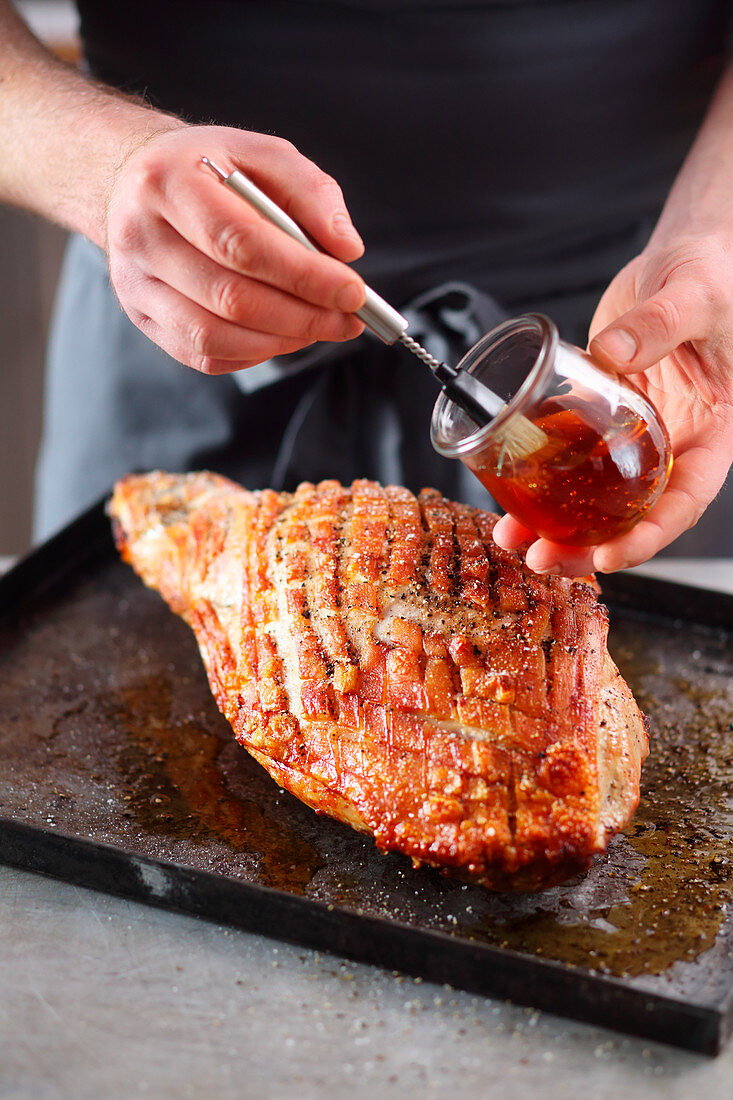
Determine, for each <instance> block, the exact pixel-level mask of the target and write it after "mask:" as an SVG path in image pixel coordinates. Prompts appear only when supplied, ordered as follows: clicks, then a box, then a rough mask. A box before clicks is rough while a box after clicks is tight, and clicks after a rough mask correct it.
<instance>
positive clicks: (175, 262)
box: [137, 222, 364, 343]
mask: <svg viewBox="0 0 733 1100" xmlns="http://www.w3.org/2000/svg"><path fill="white" fill-rule="evenodd" d="M137 261H138V265H139V267H140V269H141V270H142V271H143V272H144V273H145V274H146V275H149V276H151V277H153V278H156V279H158V280H160V281H161V282H164V283H167V284H168V285H169V286H171V287H173V289H174V290H177V291H179V292H180V293H181V294H183V295H184V296H185V297H186V298H189V299H191V301H193V302H196V303H197V304H198V305H200V306H203V307H204V308H205V309H207V310H209V311H210V312H211V313H214V314H216V315H217V316H218V317H222V318H223V319H224V320H226V321H233V322H234V323H235V324H237V325H242V326H244V327H248V328H252V329H256V330H257V331H259V332H267V333H272V334H274V335H276V336H289V337H292V338H293V339H299V340H302V341H303V342H304V343H313V342H315V341H316V340H325V341H341V340H351V339H353V338H354V337H355V336H358V335H359V334H360V333H361V332H362V331H363V329H364V325H363V323H362V322H361V321H359V319H358V318H357V317H355V316H354V314H352V313H340V312H338V311H337V310H330V309H323V308H322V307H320V306H314V305H310V304H309V303H306V302H304V301H303V300H302V298H294V297H293V296H292V295H291V294H286V293H285V292H284V291H281V290H278V289H277V288H276V287H272V286H268V285H267V284H265V283H260V282H258V281H257V280H256V279H251V278H249V277H248V276H246V275H239V274H237V272H234V271H230V270H229V269H228V268H223V267H221V266H220V265H219V264H217V263H215V262H214V260H212V259H210V258H209V257H208V256H205V255H204V254H203V253H202V252H199V251H198V249H195V248H194V247H193V246H192V245H190V244H189V243H188V241H186V240H184V239H183V237H181V236H180V234H178V233H177V232H176V231H175V230H174V229H172V228H171V227H170V226H169V225H168V224H167V223H166V222H158V223H157V224H156V229H155V231H152V232H151V233H150V234H149V235H148V239H147V240H146V242H145V245H144V248H143V251H142V253H141V254H140V255H139V256H138V257H137Z"/></svg>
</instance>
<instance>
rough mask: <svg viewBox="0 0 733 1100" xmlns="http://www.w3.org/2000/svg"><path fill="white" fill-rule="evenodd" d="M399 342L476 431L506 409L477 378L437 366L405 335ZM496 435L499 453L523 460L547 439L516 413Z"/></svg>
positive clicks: (452, 368)
mask: <svg viewBox="0 0 733 1100" xmlns="http://www.w3.org/2000/svg"><path fill="white" fill-rule="evenodd" d="M400 340H401V342H402V343H403V344H404V346H405V347H406V348H407V349H408V351H411V352H412V354H413V355H416V356H417V358H418V359H420V360H421V361H422V362H423V363H425V364H426V366H428V367H429V368H430V370H431V371H432V372H433V375H434V377H435V378H436V380H437V381H438V382H439V383H440V385H441V387H442V389H443V392H444V393H445V394H446V396H447V397H449V398H450V399H451V401H453V402H454V404H456V405H458V407H459V408H461V409H463V411H464V412H465V414H466V416H469V417H470V418H471V420H473V422H474V424H476V425H477V426H478V427H479V428H485V427H486V425H487V424H490V423H491V421H492V420H493V419H494V418H495V417H496V416H497V415H498V414H499V413H500V412H502V411H503V410H504V409H506V407H507V406H506V402H504V401H502V399H501V398H500V397H499V395H498V394H496V393H494V391H493V390H490V389H489V387H488V386H485V385H484V384H483V383H482V382H479V380H478V378H474V376H473V375H472V374H470V373H469V371H467V370H463V369H461V368H459V367H451V366H449V365H448V364H447V363H441V362H440V360H439V359H436V358H435V356H434V355H431V354H430V352H429V351H427V350H426V348H424V347H423V346H422V344H419V343H418V342H417V340H414V339H413V338H412V337H411V336H408V335H407V333H403V334H402V336H401V337H400ZM498 431H499V432H500V433H501V442H502V450H503V452H504V453H505V454H506V455H507V456H510V457H512V458H523V457H524V456H525V455H529V454H533V453H534V452H535V451H538V450H540V449H541V448H542V447H544V446H545V445H546V443H547V435H546V434H545V432H543V431H542V428H538V427H537V425H536V424H533V423H532V421H531V420H528V419H527V417H526V416H522V415H521V414H519V413H517V414H515V415H514V416H512V417H510V418H509V419H508V420H507V421H505V423H503V424H501V425H500V426H499V429H498Z"/></svg>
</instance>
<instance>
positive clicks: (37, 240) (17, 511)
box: [0, 0, 78, 556]
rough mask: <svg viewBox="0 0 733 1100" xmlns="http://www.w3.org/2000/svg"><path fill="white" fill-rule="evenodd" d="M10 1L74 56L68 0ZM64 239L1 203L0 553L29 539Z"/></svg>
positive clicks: (73, 26) (75, 47)
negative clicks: (45, 374) (49, 335)
mask: <svg viewBox="0 0 733 1100" xmlns="http://www.w3.org/2000/svg"><path fill="white" fill-rule="evenodd" d="M16 7H17V8H19V9H20V11H21V12H22V14H23V16H24V18H25V19H26V20H27V21H28V22H29V23H30V25H31V27H32V28H33V30H34V31H35V32H36V34H38V36H39V37H40V38H42V39H43V40H44V41H45V42H46V43H47V44H48V45H49V46H51V47H52V48H53V49H54V50H55V51H56V52H57V53H58V54H60V55H61V56H63V57H65V58H66V59H67V60H74V59H76V58H77V57H78V41H77V37H76V27H77V14H76V9H75V7H74V5H73V4H72V3H70V2H67V0H31V2H27V0H26V2H23V0H20V2H17V3H16ZM64 241H65V234H64V233H63V232H62V231H61V230H60V229H57V228H56V227H55V226H51V225H48V224H46V223H45V222H43V221H41V220H40V219H36V218H31V217H29V216H28V215H27V214H23V213H21V212H19V211H15V210H9V209H8V208H7V207H6V206H1V205H0V349H1V351H0V356H1V359H0V556H5V555H10V554H13V555H15V554H20V553H22V552H23V551H24V550H26V549H27V548H28V546H29V545H30V539H31V510H32V501H33V466H34V463H35V457H36V451H37V449H38V440H39V436H40V430H41V416H42V403H43V352H44V345H45V340H46V331H47V328H48V320H49V315H50V311H51V305H52V301H53V293H54V289H55V286H56V280H57V278H58V272H59V267H60V264H61V257H62V254H63V248H64Z"/></svg>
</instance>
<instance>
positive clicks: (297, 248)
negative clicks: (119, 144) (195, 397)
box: [107, 126, 364, 374]
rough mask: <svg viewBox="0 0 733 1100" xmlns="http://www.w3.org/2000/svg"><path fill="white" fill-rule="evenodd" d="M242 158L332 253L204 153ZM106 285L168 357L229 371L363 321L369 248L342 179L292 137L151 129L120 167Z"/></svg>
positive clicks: (232, 162) (234, 161)
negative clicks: (268, 209)
mask: <svg viewBox="0 0 733 1100" xmlns="http://www.w3.org/2000/svg"><path fill="white" fill-rule="evenodd" d="M202 154H206V155H207V156H210V157H211V158H212V160H214V161H216V162H218V163H220V164H221V166H222V168H224V169H225V170H226V171H231V170H232V169H234V168H241V169H242V170H243V171H244V172H245V173H246V174H247V175H249V176H250V177H251V178H252V179H253V180H254V182H255V183H257V185H258V186H259V187H261V188H262V190H263V191H265V192H266V193H267V194H268V195H269V196H270V197H271V198H272V199H274V201H275V202H277V203H278V204H279V205H280V206H281V207H283V209H284V210H286V211H287V213H288V214H290V215H291V217H293V218H294V220H295V221H296V222H298V224H299V225H301V226H302V227H303V229H304V230H305V231H306V232H307V233H308V234H309V235H310V236H311V237H312V238H313V239H314V240H315V241H316V242H317V243H318V244H319V245H320V246H321V247H322V248H323V249H325V250H326V251H327V252H329V253H331V254H332V256H333V257H337V258H333V259H332V258H331V256H322V255H320V254H318V253H315V252H310V251H309V250H308V249H305V248H303V246H302V245H300V244H299V243H298V242H297V241H294V240H292V239H291V238H290V237H288V236H287V235H286V234H285V233H283V232H282V230H280V229H278V228H276V227H275V226H273V225H271V224H270V223H269V222H267V221H266V220H265V219H264V218H263V217H262V216H261V215H260V214H258V213H257V212H256V211H255V210H253V209H252V208H251V207H250V206H248V204H247V203H246V202H244V201H243V200H241V199H239V198H238V197H237V196H235V195H233V194H232V193H231V192H230V191H228V190H227V189H226V188H225V187H222V186H221V184H220V183H219V182H218V181H217V180H216V179H215V178H214V177H213V176H212V175H211V173H210V172H209V171H207V170H206V168H205V167H204V166H203V165H202V164H201V156H202ZM107 251H108V255H109V268H110V275H111V279H112V285H113V286H114V289H115V291H116V293H117V296H118V298H119V301H120V304H121V305H122V308H123V309H124V310H125V312H126V313H127V314H128V316H129V317H130V318H131V320H132V321H133V322H134V324H135V325H137V327H138V328H139V329H141V330H142V331H143V332H144V333H145V334H146V336H149V337H150V339H151V340H153V341H154V342H155V343H156V344H158V345H159V346H160V347H162V348H163V349H164V350H165V351H167V352H168V354H169V355H172V356H173V358H174V359H178V360H179V361H180V362H181V363H185V364H187V365H188V366H190V367H194V368H195V369H196V370H199V371H202V372H203V373H205V374H222V373H225V372H228V371H234V370H240V369H242V368H243V367H249V366H252V365H253V364H255V363H259V362H261V361H263V360H265V359H269V358H270V357H271V356H273V355H283V354H285V353H287V352H292V351H296V350H298V349H299V348H302V347H304V346H306V345H307V344H310V343H313V342H314V341H316V340H329V341H340V340H350V339H352V338H353V337H355V336H358V335H359V333H360V332H362V331H363V328H364V326H363V324H362V323H361V322H360V321H359V320H358V319H357V318H356V317H354V315H353V313H354V311H355V310H357V309H359V308H360V306H361V305H362V304H363V302H364V285H363V283H362V280H361V279H360V278H359V276H358V275H357V274H356V272H354V271H352V270H351V269H349V268H348V267H346V266H345V265H346V263H347V262H348V261H351V260H355V259H357V258H358V257H359V256H360V255H361V253H362V252H363V245H362V242H361V238H360V237H359V235H358V233H357V232H356V230H355V229H354V227H353V225H352V223H351V219H350V217H349V214H348V212H347V209H346V205H345V203H344V199H343V196H342V194H341V190H340V188H339V187H338V185H337V184H336V182H335V181H334V180H333V179H331V178H330V177H329V176H327V175H326V174H325V173H323V172H322V171H321V170H320V169H319V168H317V167H316V165H315V164H313V163H312V162H311V161H309V160H307V159H306V158H305V157H303V156H301V154H300V153H298V151H297V150H296V149H295V148H294V147H293V146H292V145H291V144H290V143H289V142H287V141H283V140H281V139H280V138H274V137H268V136H266V135H263V134H254V133H249V132H247V131H244V130H235V129H230V128H226V127H214V126H181V127H180V128H178V129H175V130H172V131H170V132H167V133H162V134H158V135H155V136H153V137H152V138H151V139H150V140H148V141H146V142H145V143H144V144H143V145H142V146H141V147H140V148H138V149H137V150H135V151H134V152H133V153H132V154H131V155H130V156H129V157H128V158H127V160H126V161H125V163H124V164H123V166H122V168H121V169H120V170H119V171H118V172H117V174H116V177H115V181H114V184H113V187H112V191H111V195H110V201H109V208H108V219H107Z"/></svg>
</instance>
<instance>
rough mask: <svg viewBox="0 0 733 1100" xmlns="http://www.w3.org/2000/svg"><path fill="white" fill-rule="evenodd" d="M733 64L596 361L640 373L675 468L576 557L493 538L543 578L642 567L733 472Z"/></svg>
mask: <svg viewBox="0 0 733 1100" xmlns="http://www.w3.org/2000/svg"><path fill="white" fill-rule="evenodd" d="M732 174H733V66H732V67H731V68H730V69H729V71H728V73H727V75H726V77H725V78H724V79H723V81H722V83H721V86H720V89H719V91H718V93H717V96H716V98H715V100H714V102H713V105H712V107H711V110H710V112H709V114H708V117H707V119H706V121H705V124H704V126H703V128H702V130H701V131H700V134H699V135H698V138H697V140H696V142H695V145H694V146H693V148H692V150H691V152H690V155H689V157H688V159H687V161H686V162H685V165H684V166H683V168H682V171H681V172H680V174H679V176H678V177H677V180H676V181H675V185H674V187H673V188H672V191H671V192H670V195H669V198H668V199H667V202H666V204H665V207H664V211H663V212H662V216H661V218H660V219H659V223H658V225H657V228H656V229H655V231H654V233H653V234H652V238H651V240H650V241H649V244H648V245H647V247H646V248H645V249H644V251H643V252H642V253H641V255H640V256H637V258H636V259H635V260H633V261H632V262H631V263H630V264H628V266H627V267H625V268H624V269H623V271H621V272H620V273H619V274H618V275H617V276H616V278H615V279H614V280H613V282H612V283H611V284H610V286H609V287H608V289H607V290H606V293H605V294H604V295H603V297H602V298H601V301H600V303H599V305H598V309H597V310H596V314H595V317H594V318H593V322H592V324H591V329H590V337H591V340H590V346H589V351H590V353H591V354H592V355H593V356H594V357H595V358H596V359H598V361H599V362H601V363H603V364H605V365H606V366H609V367H611V368H613V369H614V370H616V371H618V372H619V373H622V374H626V375H629V376H630V378H631V379H632V380H633V382H634V383H635V384H636V385H637V386H638V387H639V389H641V390H643V391H644V393H646V394H647V395H648V396H649V397H650V398H651V400H652V402H653V403H654V405H656V407H657V409H658V410H659V413H660V415H661V417H662V419H663V421H664V423H665V424H666V426H667V430H668V432H669V435H670V439H671V442H672V451H673V453H674V466H673V469H672V476H671V477H670V480H669V483H668V485H667V488H666V489H665V491H664V493H663V494H662V496H661V497H660V498H659V500H658V501H657V502H656V504H655V505H654V506H653V507H652V508H651V509H650V510H649V512H647V514H646V515H645V516H644V517H643V519H641V520H640V521H639V523H637V525H636V527H634V528H632V530H631V531H629V532H627V533H626V534H625V535H618V536H617V537H616V538H614V539H611V540H609V541H608V542H606V543H603V544H602V545H599V546H596V547H587V548H580V549H573V548H571V547H567V546H558V545H556V544H554V543H552V542H549V541H548V540H546V539H537V537H536V535H534V533H533V532H531V531H529V530H528V529H527V528H526V527H523V526H522V525H521V524H520V523H518V521H517V520H515V519H514V518H513V517H512V516H504V517H503V518H502V519H501V520H500V521H499V523H497V525H496V527H495V528H494V537H495V538H496V541H497V542H498V543H499V545H500V546H503V547H505V548H506V549H518V548H519V547H520V546H528V547H529V548H528V550H527V565H528V566H529V567H530V569H534V570H536V571H537V572H539V573H546V572H554V573H565V574H568V575H570V576H581V575H584V574H586V573H590V572H591V571H592V570H593V569H596V570H599V571H600V572H604V573H610V572H613V571H614V570H616V569H623V568H624V567H626V566H632V565H639V564H641V562H643V561H646V560H647V559H648V558H650V557H652V555H653V554H656V553H657V551H658V550H661V549H662V548H663V547H664V546H667V545H668V544H669V543H670V542H672V541H673V540H674V539H676V538H677V536H678V535H681V534H682V532H683V531H686V530H687V529H688V528H689V527H692V526H693V525H694V524H695V523H697V521H698V519H699V518H700V516H701V515H702V513H703V512H704V511H705V509H706V508H707V506H708V504H710V502H711V501H712V499H713V498H714V496H715V494H716V493H717V492H718V490H719V489H720V487H721V485H722V484H723V482H724V481H725V478H726V475H727V473H728V470H729V469H730V466H731V463H732V462H733V191H732V190H731V186H730V181H731V178H732Z"/></svg>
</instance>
